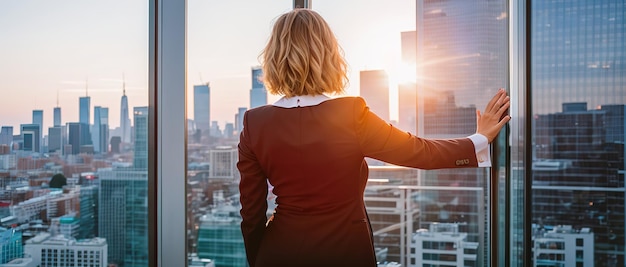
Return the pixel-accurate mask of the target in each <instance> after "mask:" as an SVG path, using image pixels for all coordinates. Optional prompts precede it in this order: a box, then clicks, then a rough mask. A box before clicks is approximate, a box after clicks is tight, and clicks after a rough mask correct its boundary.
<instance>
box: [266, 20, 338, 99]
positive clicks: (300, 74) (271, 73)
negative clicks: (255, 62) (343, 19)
mask: <svg viewBox="0 0 626 267" xmlns="http://www.w3.org/2000/svg"><path fill="white" fill-rule="evenodd" d="M259 57H260V59H261V62H262V63H261V68H262V71H263V77H262V80H263V83H264V84H265V87H266V88H267V90H268V92H270V93H271V94H274V95H284V96H285V97H293V96H300V95H321V94H323V93H330V94H341V93H343V92H344V88H345V86H346V84H347V82H348V78H347V74H346V72H347V63H346V61H345V59H344V56H343V50H342V49H341V47H340V46H339V43H338V42H337V38H336V37H335V35H334V34H333V32H332V30H331V29H330V27H329V26H328V23H326V21H325V20H324V19H323V18H322V16H320V15H319V14H318V13H317V12H315V11H313V10H310V9H305V8H296V9H294V10H292V11H290V12H287V13H285V14H283V15H281V16H280V17H279V18H278V19H277V20H276V22H275V23H274V28H273V30H272V33H271V36H270V39H269V41H268V43H267V45H266V46H265V48H264V49H263V51H262V53H261V55H260V56H259Z"/></svg>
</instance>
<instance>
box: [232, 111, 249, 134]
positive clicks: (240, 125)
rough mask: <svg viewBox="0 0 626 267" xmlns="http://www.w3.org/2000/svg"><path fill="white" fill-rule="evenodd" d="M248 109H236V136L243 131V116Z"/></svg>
mask: <svg viewBox="0 0 626 267" xmlns="http://www.w3.org/2000/svg"><path fill="white" fill-rule="evenodd" d="M247 110H248V109H247V108H245V107H240V108H238V109H237V114H235V131H237V134H240V133H241V131H242V130H243V115H244V114H245V113H246V111H247Z"/></svg>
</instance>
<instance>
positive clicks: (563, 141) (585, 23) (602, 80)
mask: <svg viewBox="0 0 626 267" xmlns="http://www.w3.org/2000/svg"><path fill="white" fill-rule="evenodd" d="M625 9H626V3H624V1H598V2H596V1H585V0H572V1H566V2H562V1H557V0H546V1H534V2H533V4H532V9H531V10H530V12H531V17H532V20H531V23H532V24H531V26H530V34H531V40H532V43H531V44H530V45H531V47H530V49H531V53H530V54H531V56H532V58H531V61H530V62H531V63H532V65H531V71H530V75H531V84H532V94H531V95H532V103H531V105H530V107H532V110H531V112H532V114H537V115H536V116H535V117H534V118H533V123H534V125H533V127H532V129H533V132H532V134H533V146H532V148H533V154H532V155H533V169H532V175H533V180H532V188H533V189H532V194H531V195H532V196H533V204H532V205H531V207H532V209H533V210H532V213H531V214H532V218H531V219H532V222H533V223H535V224H539V225H543V226H544V227H546V228H548V227H555V226H557V225H572V227H573V228H574V230H580V229H581V228H589V229H591V232H592V233H593V235H594V243H595V244H594V252H595V255H594V260H595V262H594V266H596V267H603V266H624V265H625V264H626V260H625V259H624V254H625V253H626V234H625V232H626V220H625V218H624V209H625V207H626V198H625V196H624V192H625V191H626V186H625V184H624V165H625V164H626V163H625V162H624V133H625V129H624V121H625V119H624V105H625V104H626V90H624V88H626V79H624V77H626V66H625V64H624V62H626V50H625V49H624V48H625V47H626V46H625V45H624V36H626V27H624V25H625V23H626V18H625V17H624V10H625Z"/></svg>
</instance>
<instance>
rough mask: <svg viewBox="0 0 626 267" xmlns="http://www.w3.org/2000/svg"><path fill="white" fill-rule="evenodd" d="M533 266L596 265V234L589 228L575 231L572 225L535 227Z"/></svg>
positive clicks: (588, 266) (589, 266)
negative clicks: (594, 257)
mask: <svg viewBox="0 0 626 267" xmlns="http://www.w3.org/2000/svg"><path fill="white" fill-rule="evenodd" d="M532 249H533V253H532V255H533V266H534V267H548V266H576V267H578V266H580V267H591V266H595V265H594V259H593V256H594V255H593V254H594V234H593V233H592V232H591V231H590V229H589V228H583V229H573V228H572V226H571V225H558V226H554V227H552V226H550V227H547V226H539V225H536V224H534V225H533V248H532Z"/></svg>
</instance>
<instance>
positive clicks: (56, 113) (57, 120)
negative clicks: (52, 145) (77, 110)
mask: <svg viewBox="0 0 626 267" xmlns="http://www.w3.org/2000/svg"><path fill="white" fill-rule="evenodd" d="M52 113H53V116H54V118H53V124H52V125H53V126H55V127H57V126H61V123H62V122H61V107H55V108H54V110H53V112H52Z"/></svg>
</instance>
